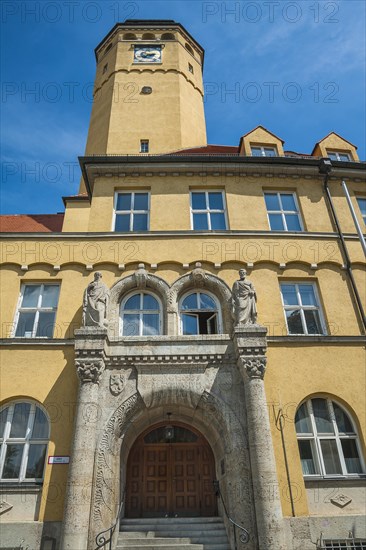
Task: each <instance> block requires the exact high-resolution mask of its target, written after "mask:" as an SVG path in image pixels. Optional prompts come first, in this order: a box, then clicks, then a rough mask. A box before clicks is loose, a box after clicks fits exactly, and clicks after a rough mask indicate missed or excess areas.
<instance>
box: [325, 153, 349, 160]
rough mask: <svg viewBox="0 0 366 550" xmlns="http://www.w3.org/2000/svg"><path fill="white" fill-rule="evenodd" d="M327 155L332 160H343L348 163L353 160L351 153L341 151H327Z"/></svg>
mask: <svg viewBox="0 0 366 550" xmlns="http://www.w3.org/2000/svg"><path fill="white" fill-rule="evenodd" d="M327 155H328V157H329V158H330V160H343V161H346V162H349V161H350V160H352V159H351V155H350V154H349V153H342V152H341V151H327Z"/></svg>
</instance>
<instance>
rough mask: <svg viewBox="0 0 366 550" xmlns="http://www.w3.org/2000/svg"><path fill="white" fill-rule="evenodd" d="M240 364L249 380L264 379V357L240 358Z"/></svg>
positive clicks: (265, 360)
mask: <svg viewBox="0 0 366 550" xmlns="http://www.w3.org/2000/svg"><path fill="white" fill-rule="evenodd" d="M240 362H241V364H242V366H243V367H244V369H245V371H246V373H247V375H248V377H249V378H261V379H263V378H264V373H265V372H266V364H267V359H266V358H265V357H254V358H246V357H240Z"/></svg>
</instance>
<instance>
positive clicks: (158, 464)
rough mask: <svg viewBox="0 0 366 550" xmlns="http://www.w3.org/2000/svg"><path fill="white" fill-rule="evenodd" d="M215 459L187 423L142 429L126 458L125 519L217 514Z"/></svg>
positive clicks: (159, 425) (204, 440) (200, 435)
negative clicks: (214, 482)
mask: <svg viewBox="0 0 366 550" xmlns="http://www.w3.org/2000/svg"><path fill="white" fill-rule="evenodd" d="M214 479H215V460H214V456H213V453H212V450H211V447H210V445H209V443H208V442H207V440H206V439H205V438H204V437H203V435H202V434H201V433H199V432H198V431H197V430H195V429H194V428H192V427H188V426H186V425H185V424H182V423H177V422H174V423H169V425H167V423H166V422H165V423H160V424H157V425H155V426H154V427H150V428H149V429H148V430H146V431H145V432H143V433H142V434H141V435H140V436H139V437H138V439H137V440H136V441H135V443H134V444H133V446H132V448H131V451H130V454H129V457H128V461H127V479H126V517H128V518H139V517H141V518H144V517H145V518H147V517H197V516H203V517H209V516H215V515H217V503H216V496H215V493H214V487H213V481H214Z"/></svg>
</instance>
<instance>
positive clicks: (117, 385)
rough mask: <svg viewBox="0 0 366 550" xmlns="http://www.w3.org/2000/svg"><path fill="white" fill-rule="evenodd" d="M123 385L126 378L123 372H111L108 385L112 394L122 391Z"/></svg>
mask: <svg viewBox="0 0 366 550" xmlns="http://www.w3.org/2000/svg"><path fill="white" fill-rule="evenodd" d="M125 385H126V379H125V375H124V374H111V377H110V380H109V387H110V390H111V393H112V394H113V395H119V394H120V393H122V392H123V390H124V387H125Z"/></svg>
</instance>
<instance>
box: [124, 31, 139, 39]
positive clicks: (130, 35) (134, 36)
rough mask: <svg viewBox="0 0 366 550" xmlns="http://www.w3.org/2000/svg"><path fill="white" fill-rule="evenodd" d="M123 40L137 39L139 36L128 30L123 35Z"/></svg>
mask: <svg viewBox="0 0 366 550" xmlns="http://www.w3.org/2000/svg"><path fill="white" fill-rule="evenodd" d="M123 40H137V36H136V35H135V34H134V33H133V32H126V34H124V35H123Z"/></svg>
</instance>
